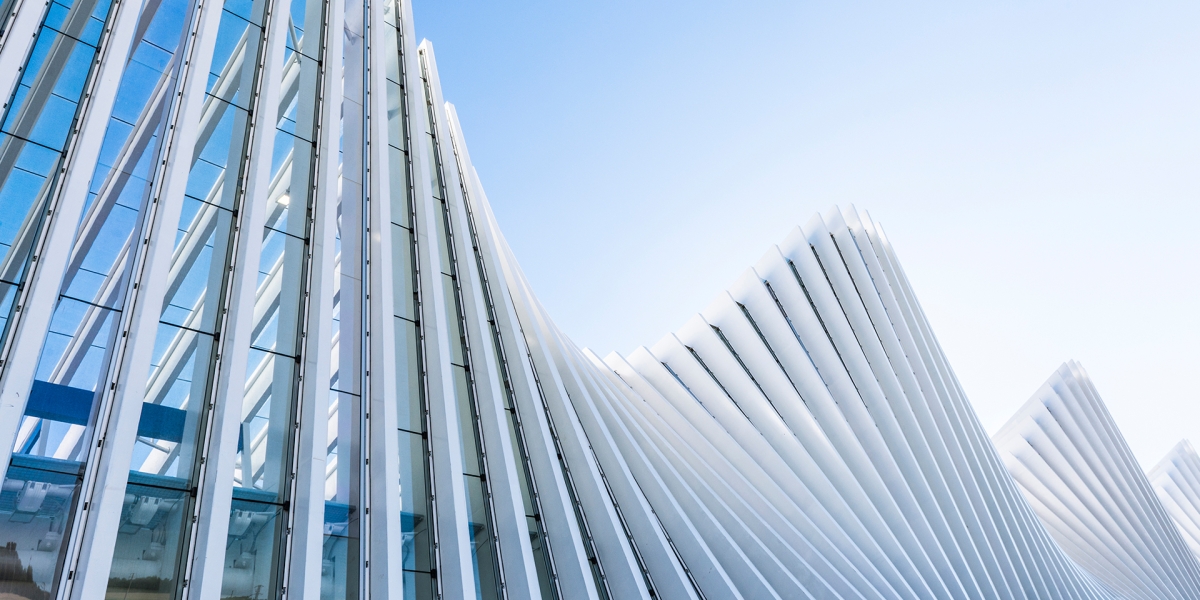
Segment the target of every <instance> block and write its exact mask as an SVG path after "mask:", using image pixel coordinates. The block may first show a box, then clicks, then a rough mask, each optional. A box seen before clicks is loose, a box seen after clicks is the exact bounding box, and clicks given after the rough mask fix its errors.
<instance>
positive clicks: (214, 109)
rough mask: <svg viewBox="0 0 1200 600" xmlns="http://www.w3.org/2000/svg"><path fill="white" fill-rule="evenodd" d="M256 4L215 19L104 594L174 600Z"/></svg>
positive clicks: (233, 4)
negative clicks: (193, 142) (180, 205)
mask: <svg viewBox="0 0 1200 600" xmlns="http://www.w3.org/2000/svg"><path fill="white" fill-rule="evenodd" d="M265 5H266V2H265V0H252V1H247V0H230V1H228V2H225V4H224V6H223V7H222V11H221V15H220V25H219V27H218V30H217V37H216V43H215V46H214V50H213V58H212V64H211V66H210V69H209V72H208V73H202V74H201V73H197V74H196V75H194V76H201V77H205V78H206V80H207V82H206V86H205V95H204V98H203V107H202V109H201V116H200V122H199V123H198V125H197V133H196V142H195V148H194V153H193V155H192V162H191V166H190V170H189V172H188V176H187V182H186V187H185V191H184V197H183V199H182V204H183V206H182V211H181V215H180V220H179V223H178V224H177V226H176V227H177V230H176V233H175V247H174V252H173V255H172V260H171V266H170V272H169V275H168V280H167V285H166V292H165V296H164V298H163V304H162V309H161V313H160V317H159V324H158V328H157V331H156V334H155V342H154V350H153V353H152V356H151V364H150V376H149V379H148V381H147V382H146V391H145V396H144V399H143V404H142V410H141V419H140V421H139V424H138V434H137V435H138V437H137V442H136V444H135V446H134V450H133V456H132V460H131V464H130V473H129V483H128V487H127V492H126V496H125V506H124V508H123V510H122V514H121V517H120V518H121V526H120V529H119V530H118V534H117V541H116V547H115V549H114V553H113V566H112V572H111V574H110V579H109V590H108V594H109V595H110V596H116V597H126V596H129V595H132V594H137V595H139V596H141V597H146V598H164V599H166V598H177V597H179V596H180V595H181V593H182V581H180V579H181V565H182V564H183V562H184V560H185V558H186V547H187V541H188V539H189V536H190V534H191V531H192V528H193V527H194V524H193V523H192V522H191V519H190V518H188V517H189V515H191V514H192V513H193V512H194V498H195V490H196V485H197V481H198V477H199V472H200V465H199V464H198V461H197V456H198V455H199V452H198V449H199V448H201V447H202V446H203V444H204V443H205V441H204V437H205V436H204V432H205V430H206V427H205V422H206V420H207V419H208V418H209V414H208V409H207V405H208V399H209V397H210V395H211V393H212V392H211V390H212V385H213V378H214V366H215V355H214V353H215V350H216V338H217V335H218V333H219V332H220V330H221V323H222V319H223V313H224V302H225V296H226V288H227V286H228V284H229V282H228V274H229V269H228V265H229V260H230V255H231V254H232V251H233V247H232V246H233V244H234V242H235V231H234V227H235V224H236V222H237V220H238V216H237V213H238V211H239V210H242V209H243V208H244V207H242V206H241V204H242V202H241V196H242V193H241V192H242V189H243V187H244V179H245V177H244V171H245V169H246V164H245V156H246V154H247V152H246V149H247V144H248V143H249V134H248V130H249V123H250V114H251V107H252V100H253V98H254V90H255V84H256V80H257V78H258V69H257V65H258V62H259V61H258V59H257V57H258V56H259V54H260V53H261V52H262V46H263V26H264V22H263V19H264V17H263V15H264V11H265Z"/></svg>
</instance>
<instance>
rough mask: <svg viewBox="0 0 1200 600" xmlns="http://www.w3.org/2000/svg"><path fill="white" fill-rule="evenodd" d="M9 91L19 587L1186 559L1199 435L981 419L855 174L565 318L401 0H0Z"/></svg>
mask: <svg viewBox="0 0 1200 600" xmlns="http://www.w3.org/2000/svg"><path fill="white" fill-rule="evenodd" d="M0 98H3V107H2V108H0V479H2V483H0V598H3V599H9V598H15V599H27V600H44V599H51V598H54V599H58V598H70V599H92V598H106V599H112V600H118V599H121V600H135V599H136V600H143V599H144V600H151V599H162V600H167V599H183V598H189V599H196V600H218V599H222V600H224V599H228V600H249V599H255V600H259V599H284V598H301V599H305V600H365V599H367V598H372V599H375V598H394V599H398V600H399V599H420V600H429V599H446V600H451V599H460V598H461V599H478V600H485V599H486V600H516V599H524V598H542V599H554V600H577V599H594V600H609V599H612V600H623V599H627V598H680V599H683V598H686V599H702V598H911V599H914V600H915V599H925V598H945V599H947V600H965V599H967V598H984V597H986V598H993V597H994V598H1109V597H1114V598H1115V597H1134V598H1140V597H1155V594H1159V595H1163V594H1165V595H1166V596H1170V597H1175V596H1178V597H1200V566H1197V563H1196V558H1195V556H1194V555H1193V554H1192V550H1191V549H1190V548H1194V547H1196V544H1194V543H1192V542H1194V540H1193V539H1192V537H1196V536H1192V537H1189V538H1187V539H1188V542H1187V543H1185V542H1184V538H1182V537H1180V534H1179V531H1178V530H1177V528H1176V526H1175V525H1174V524H1173V523H1176V522H1180V523H1182V522H1183V521H1184V520H1186V519H1189V518H1190V517H1188V515H1190V514H1191V512H1189V510H1191V509H1189V508H1187V507H1189V506H1192V504H1191V503H1189V502H1188V501H1186V500H1187V498H1186V495H1187V493H1190V492H1188V491H1187V490H1193V489H1196V488H1200V485H1197V484H1195V483H1194V482H1184V481H1183V480H1182V479H1180V478H1182V477H1185V476H1190V475H1187V474H1189V473H1192V472H1193V471H1194V470H1195V469H1192V468H1191V467H1192V466H1194V465H1192V464H1191V463H1192V462H1196V461H1195V460H1192V459H1194V458H1195V455H1194V452H1192V453H1190V454H1186V456H1185V455H1184V454H1180V455H1179V457H1177V458H1176V459H1173V460H1176V462H1178V464H1179V465H1183V466H1178V467H1177V468H1171V469H1167V468H1165V467H1164V468H1163V469H1161V470H1160V472H1159V475H1156V480H1155V481H1156V483H1155V485H1156V486H1157V487H1156V488H1154V489H1158V490H1160V491H1159V492H1158V494H1159V495H1161V496H1162V497H1163V498H1167V499H1168V506H1169V507H1170V508H1171V512H1170V516H1168V512H1166V511H1164V509H1163V508H1162V506H1161V505H1159V504H1158V500H1157V499H1156V498H1158V496H1156V495H1155V493H1151V492H1150V491H1149V490H1151V489H1152V488H1151V486H1150V484H1149V483H1148V482H1146V481H1145V476H1144V475H1143V474H1141V472H1140V471H1137V470H1136V469H1135V468H1134V467H1133V466H1131V465H1130V464H1128V461H1126V462H1121V460H1124V459H1123V458H1121V457H1122V456H1124V455H1123V454H1121V451H1120V450H1119V448H1118V447H1119V446H1120V445H1121V443H1122V442H1121V441H1120V438H1119V433H1117V434H1115V433H1114V432H1115V426H1109V424H1108V422H1107V421H1103V419H1100V417H1095V415H1100V416H1101V417H1103V416H1104V415H1107V413H1105V412H1103V410H1102V405H1101V404H1098V402H1099V401H1098V396H1096V395H1095V394H1094V393H1093V391H1091V388H1090V387H1087V386H1090V383H1089V384H1087V386H1084V387H1085V388H1087V390H1088V391H1087V393H1083V392H1080V393H1079V394H1076V395H1074V396H1072V395H1071V394H1068V393H1066V392H1062V393H1056V394H1048V393H1046V394H1043V396H1045V397H1046V398H1053V399H1054V402H1058V404H1055V405H1054V406H1055V407H1057V408H1055V410H1060V411H1063V410H1074V409H1073V408H1071V407H1072V406H1074V404H1071V402H1076V398H1077V397H1078V398H1084V399H1085V400H1087V403H1085V404H1086V407H1087V410H1086V411H1084V412H1081V413H1079V414H1077V415H1076V417H1077V418H1076V419H1075V420H1069V419H1065V420H1061V419H1060V421H1061V422H1062V423H1064V425H1062V426H1061V427H1059V429H1055V430H1053V431H1051V430H1049V429H1045V427H1043V429H1045V430H1044V431H1043V430H1039V431H1041V433H1036V432H1033V429H1034V428H1035V425H1037V426H1041V425H1044V424H1045V420H1044V419H1041V420H1039V419H1040V415H1041V414H1042V413H1041V412H1038V411H1040V410H1041V409H1040V408H1038V406H1041V405H1038V406H1033V408H1030V409H1028V410H1027V411H1026V413H1022V414H1023V415H1026V416H1027V417H1029V418H1028V419H1025V420H1021V421H1020V422H1017V425H1013V426H1012V427H1010V428H1009V429H1007V430H1006V432H1005V437H1004V439H1003V444H1002V448H1003V450H1004V452H1002V453H1001V452H997V447H996V446H995V445H993V443H992V441H991V440H989V439H988V438H987V437H986V436H984V435H983V434H982V430H981V428H980V427H979V423H978V420H977V418H976V417H975V413H974V412H973V410H972V409H971V407H970V404H969V403H968V402H967V401H966V398H965V396H964V395H963V393H962V390H961V389H960V388H959V386H958V384H957V381H956V379H955V377H954V373H953V371H952V370H951V369H950V367H949V365H948V364H947V362H946V360H945V357H944V355H943V354H942V352H941V349H940V347H939V346H938V344H937V341H936V339H935V338H934V336H933V334H932V331H931V330H930V329H929V326H928V323H927V321H926V320H925V317H924V315H923V314H922V312H921V309H920V306H919V304H918V303H917V301H916V298H915V296H914V295H913V292H912V290H911V287H910V286H909V284H908V280H907V279H906V278H905V276H904V273H903V271H902V270H901V269H900V266H899V263H898V262H897V260H896V257H895V253H894V251H893V250H892V247H891V245H890V243H889V242H888V240H887V237H886V236H885V235H884V234H883V230H882V228H880V227H879V226H878V225H877V224H875V223H874V222H873V221H871V220H870V219H869V218H868V217H866V216H865V214H861V213H859V212H857V211H855V210H853V209H848V210H844V211H843V210H838V209H834V210H831V211H830V212H828V213H826V214H825V215H823V216H818V217H816V218H814V220H813V221H812V222H810V223H809V224H807V225H806V226H805V227H804V228H803V229H797V230H796V231H795V232H794V233H793V234H792V235H791V236H790V237H789V238H788V239H787V240H785V241H784V242H783V243H781V244H779V245H778V246H776V247H774V248H772V249H771V251H770V252H768V253H767V255H766V256H764V258H763V259H762V260H761V261H759V263H757V264H756V265H755V266H754V268H753V269H751V270H749V271H747V273H746V275H744V276H743V277H742V278H741V279H739V280H738V282H737V283H736V284H735V285H734V286H733V287H731V288H730V289H729V291H728V293H727V294H725V295H723V296H722V297H721V298H719V299H718V300H717V301H715V302H714V303H713V304H712V305H711V306H710V307H709V308H707V309H706V310H705V311H704V312H703V313H701V314H700V315H698V316H697V317H695V319H693V320H692V321H691V322H689V323H688V324H687V325H685V326H684V327H683V328H681V329H680V330H678V331H677V332H675V333H674V334H670V335H668V336H667V337H665V338H663V340H662V341H660V342H659V343H658V344H656V345H654V346H653V347H650V348H640V349H638V350H637V351H635V352H633V353H631V354H629V355H628V356H624V357H622V356H619V355H615V354H614V355H611V356H609V357H606V358H600V357H598V356H596V355H594V354H592V353H591V352H590V351H588V350H585V349H581V348H579V347H577V346H576V345H574V344H573V343H572V342H571V341H570V339H569V338H567V337H566V336H565V335H564V334H563V333H562V332H561V331H560V330H558V329H557V328H556V327H555V325H554V323H553V321H552V320H551V319H550V317H549V316H548V315H547V314H546V313H545V311H544V310H543V308H542V307H541V305H540V304H539V303H538V301H537V299H536V297H535V296H534V295H533V293H532V291H531V289H530V287H529V285H528V282H527V281H526V280H525V278H524V275H523V274H522V272H521V269H520V266H519V265H518V264H517V262H516V260H515V259H514V257H513V255H512V252H511V251H510V249H509V247H508V245H507V243H506V242H505V240H504V237H503V235H502V234H501V232H500V229H499V228H498V226H497V223H496V220H495V217H494V215H493V214H492V211H491V208H490V206H489V204H488V201H487V197H486V195H485V194H484V191H483V187H482V185H481V184H480V181H479V178H478V176H477V174H476V172H475V169H474V167H473V166H472V163H471V159H470V155H469V153H468V151H467V145H466V142H465V139H464V136H463V132H462V130H461V128H460V125H459V122H458V118H457V115H456V112H455V109H454V107H453V106H452V105H450V104H448V103H446V102H445V100H444V99H443V98H442V92H441V85H440V80H439V74H438V69H437V61H436V57H435V55H434V52H433V47H432V45H431V44H430V43H429V42H427V41H422V42H420V43H418V41H417V40H416V39H415V36H414V33H413V24H412V10H411V6H410V5H409V2H408V0H51V1H50V2H46V3H41V4H39V3H35V2H20V0H6V1H3V2H0ZM1068 371H1070V373H1068V374H1069V375H1071V377H1067V375H1063V376H1062V377H1059V380H1062V381H1068V380H1070V381H1074V380H1075V379H1079V378H1080V377H1083V376H1082V375H1080V373H1082V371H1081V370H1080V369H1076V368H1075V367H1074V366H1072V367H1071V368H1070V369H1068ZM1064 373H1067V372H1066V371H1064ZM1072 377H1074V378H1075V379H1072ZM1055 381H1058V380H1055ZM1062 385H1067V384H1066V383H1063V384H1062ZM1079 385H1083V384H1079ZM1060 387H1061V386H1060ZM1056 389H1057V388H1056ZM1046 402H1050V400H1046ZM1080 402H1082V401H1080ZM1064 403H1065V404H1064ZM1046 406H1049V404H1046ZM1097 407H1099V408H1097ZM1073 414H1074V413H1073ZM1029 415H1032V416H1029ZM1093 417H1094V418H1093ZM1088 418H1092V421H1094V423H1093V425H1095V423H1100V425H1098V426H1096V427H1100V426H1103V427H1100V429H1103V428H1104V427H1107V429H1105V430H1104V431H1105V432H1106V433H1105V434H1104V435H1106V436H1107V437H1104V436H1100V437H1096V436H1092V438H1088V439H1086V440H1085V439H1083V438H1078V439H1076V437H1072V436H1073V435H1075V433H1077V431H1085V430H1086V431H1092V430H1091V429H1086V428H1083V426H1082V425H1078V426H1077V424H1076V423H1077V422H1078V423H1082V422H1083V421H1084V420H1087V419H1088ZM1096 419H1100V421H1096ZM1101 421H1103V422H1101ZM1030 423H1034V425H1030ZM1038 424H1041V425H1038ZM1081 428H1082V429H1081ZM1096 431H1099V429H1096ZM1080 435H1083V434H1080ZM1096 435H1097V436H1098V435H1100V434H1096ZM1085 437H1086V436H1085ZM1093 438H1095V439H1093ZM1039 443H1044V444H1052V445H1053V446H1054V448H1055V449H1056V451H1057V452H1058V454H1055V455H1054V457H1057V458H1054V457H1052V458H1046V459H1045V461H1046V462H1045V463H1044V464H1043V463H1038V462H1035V461H1033V460H1032V459H1029V458H1028V449H1027V447H1032V446H1036V445H1037V444H1039ZM1114 448H1116V450H1114ZM1187 450H1188V451H1189V452H1190V447H1188V448H1187ZM1180 452H1182V450H1181V451H1180ZM1043 456H1048V455H1045V454H1043ZM1081 456H1087V457H1093V456H1106V457H1110V459H1111V460H1108V461H1107V462H1104V461H1100V462H1096V461H1092V462H1087V461H1084V459H1082V458H1079V457H1081ZM1111 457H1117V458H1111ZM1118 459H1120V460H1118ZM1081 461H1082V462H1081ZM1179 461H1183V462H1179ZM1186 461H1191V462H1186ZM1085 462H1086V463H1087V464H1084V463H1085ZM1185 463H1186V464H1185ZM1172 464H1175V463H1172ZM1197 464H1200V463H1197ZM1085 467H1086V468H1085ZM1185 467H1186V468H1185ZM1189 469H1190V470H1189ZM1050 472H1054V473H1055V474H1056V477H1049V476H1048V475H1047V473H1050ZM1010 473H1015V474H1016V475H1017V478H1016V479H1014V477H1013V476H1012V475H1011V474H1010ZM1139 477H1140V479H1139ZM1172 478H1174V479H1172ZM1114 481H1115V482H1117V483H1116V484H1112V482H1114ZM1180 482H1183V483H1180ZM1035 484H1036V485H1035ZM1108 484H1112V485H1108ZM1118 484H1119V485H1118ZM1185 484H1186V485H1185ZM1106 485H1107V487H1105V486H1106ZM1080 486H1093V488H1095V489H1092V488H1088V490H1086V491H1088V493H1084V490H1083V487H1080ZM1100 488H1103V489H1102V490H1101V489H1100ZM1067 491H1071V492H1072V493H1067ZM1072 511H1074V512H1072ZM1192 512H1194V511H1192ZM1077 513H1078V514H1077ZM1085 513H1086V514H1085ZM1085 516H1086V518H1084V517H1085ZM1076 517H1078V518H1076ZM1187 527H1190V528H1191V529H1186V530H1187V531H1189V532H1191V531H1192V530H1194V529H1195V525H1194V523H1191V521H1188V525H1187ZM1097 532H1100V533H1097ZM1189 535H1190V534H1189ZM1188 543H1191V544H1192V546H1191V547H1189V546H1188V545H1187V544H1188ZM1088 544H1093V545H1094V544H1106V546H1105V547H1106V548H1109V549H1112V548H1119V549H1121V551H1120V552H1117V551H1115V550H1114V551H1111V552H1086V551H1083V550H1081V548H1083V547H1085V546H1087V545H1088ZM1097 565H1100V567H1097ZM1097 569H1099V570H1101V571H1104V572H1097Z"/></svg>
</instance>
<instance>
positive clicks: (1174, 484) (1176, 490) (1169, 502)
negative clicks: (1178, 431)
mask: <svg viewBox="0 0 1200 600" xmlns="http://www.w3.org/2000/svg"><path fill="white" fill-rule="evenodd" d="M1149 476H1150V484H1151V485H1153V486H1154V491H1155V492H1157V493H1158V498H1159V500H1161V501H1162V505H1163V508H1165V509H1166V510H1167V514H1169V515H1171V518H1172V519H1174V520H1175V524H1176V525H1177V526H1178V527H1179V533H1180V534H1182V535H1183V539H1184V541H1186V542H1187V545H1188V547H1189V548H1191V549H1192V554H1195V555H1197V556H1200V456H1197V455H1196V450H1195V449H1194V448H1192V444H1191V443H1190V442H1188V441H1186V440H1184V441H1182V442H1179V443H1178V444H1176V445H1175V447H1174V448H1172V449H1171V451H1170V452H1168V453H1167V455H1166V456H1165V457H1163V459H1162V460H1161V461H1160V462H1159V463H1158V465H1156V466H1155V467H1154V468H1153V469H1151V470H1150V473H1149Z"/></svg>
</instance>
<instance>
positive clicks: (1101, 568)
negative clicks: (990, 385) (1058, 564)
mask: <svg viewBox="0 0 1200 600" xmlns="http://www.w3.org/2000/svg"><path fill="white" fill-rule="evenodd" d="M996 445H997V446H998V447H999V448H1000V449H1001V452H1002V453H1003V455H1004V457H1005V462H1006V463H1007V464H1008V468H1009V470H1010V471H1011V472H1012V474H1013V476H1014V477H1015V478H1016V480H1017V482H1018V483H1020V485H1021V488H1022V490H1023V491H1024V492H1025V495H1026V497H1027V498H1028V499H1029V502H1030V504H1031V505H1033V507H1034V510H1035V511H1036V512H1037V514H1038V516H1039V517H1041V519H1042V521H1043V522H1045V523H1046V526H1047V528H1048V529H1049V530H1050V532H1051V534H1052V535H1053V536H1054V539H1055V540H1056V541H1057V542H1058V543H1059V544H1060V545H1061V546H1062V547H1063V549H1064V550H1065V551H1066V552H1067V554H1068V555H1070V556H1071V558H1073V559H1074V560H1075V561H1076V562H1078V563H1079V564H1080V565H1082V566H1083V567H1084V568H1086V569H1087V570H1088V571H1090V572H1091V573H1092V574H1093V575H1094V576H1095V577H1096V578H1097V579H1098V580H1100V581H1101V582H1103V583H1104V584H1105V585H1106V586H1108V587H1109V588H1110V589H1112V590H1114V591H1115V592H1116V593H1117V594H1119V596H1120V597H1125V598H1146V599H1150V598H1198V597H1200V564H1198V563H1197V562H1196V557H1195V556H1194V555H1193V553H1192V552H1191V551H1190V550H1189V549H1188V546H1187V545H1186V544H1185V542H1184V538H1183V537H1182V536H1181V535H1180V533H1179V530H1178V529H1177V528H1176V527H1175V525H1174V524H1173V523H1172V520H1171V518H1170V517H1169V516H1168V514H1167V511H1165V510H1164V509H1163V505H1162V504H1160V503H1159V500H1158V497H1157V496H1156V495H1155V492H1154V490H1153V488H1152V487H1151V485H1150V482H1149V480H1147V478H1146V474H1145V473H1143V472H1142V470H1141V468H1139V467H1138V464H1137V461H1136V460H1134V458H1133V453H1131V452H1130V451H1129V447H1128V446H1127V445H1126V444H1125V439H1124V438H1123V437H1121V434H1120V432H1119V431H1118V430H1117V426H1116V424H1115V423H1114V422H1113V420H1112V416H1111V415H1109V413H1108V409H1106V408H1105V407H1104V403H1103V402H1101V400H1100V396H1099V394H1097V393H1096V388H1095V386H1093V385H1092V382H1091V379H1089V378H1088V376H1087V373H1086V372H1084V370H1083V367H1081V366H1079V364H1078V363H1075V362H1073V361H1072V362H1069V363H1067V364H1065V365H1063V366H1062V367H1060V368H1059V370H1058V371H1057V372H1055V373H1054V375H1052V376H1051V377H1050V379H1049V380H1048V381H1046V383H1045V384H1044V385H1042V387H1041V389H1039V390H1038V391H1037V393H1036V394H1034V396H1033V397H1032V398H1030V400H1029V402H1028V403H1026V404H1025V406H1024V407H1022V408H1021V410H1020V411H1018V412H1017V414H1016V415H1014V416H1013V418H1012V419H1011V420H1010V421H1009V422H1008V423H1007V424H1006V425H1005V426H1004V427H1003V428H1002V429H1001V430H1000V431H999V432H998V433H997V434H996ZM1194 457H1195V455H1194V454H1193V455H1192V458H1193V459H1194Z"/></svg>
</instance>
